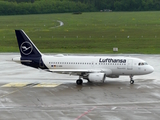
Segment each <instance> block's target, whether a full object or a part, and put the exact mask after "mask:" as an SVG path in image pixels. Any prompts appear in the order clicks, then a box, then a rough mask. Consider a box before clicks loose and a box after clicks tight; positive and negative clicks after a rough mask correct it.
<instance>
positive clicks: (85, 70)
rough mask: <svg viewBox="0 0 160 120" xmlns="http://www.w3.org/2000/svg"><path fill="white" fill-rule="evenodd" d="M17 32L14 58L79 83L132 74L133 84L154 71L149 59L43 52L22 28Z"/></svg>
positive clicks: (101, 80) (131, 80) (130, 75)
mask: <svg viewBox="0 0 160 120" xmlns="http://www.w3.org/2000/svg"><path fill="white" fill-rule="evenodd" d="M15 33H16V37H17V42H18V46H19V51H20V54H21V56H19V57H14V58H12V60H13V61H15V62H18V63H21V64H22V65H25V66H30V67H33V68H37V69H43V70H45V71H48V72H54V73H60V74H69V75H76V76H79V79H78V80H76V83H77V85H82V84H83V80H84V79H85V80H88V82H100V83H103V82H104V81H105V79H106V77H109V78H118V77H119V76H129V77H130V84H134V80H133V76H135V75H145V74H149V73H152V72H153V71H154V68H153V67H152V66H151V65H149V64H147V62H146V61H144V60H142V59H139V58H133V57H124V56H121V57H119V56H68V55H67V56H65V55H63V54H57V55H54V56H48V55H44V54H42V53H41V52H40V51H39V50H38V48H37V47H36V46H35V45H34V43H33V42H32V41H31V40H30V38H29V37H28V36H27V35H26V33H25V32H24V31H23V30H15Z"/></svg>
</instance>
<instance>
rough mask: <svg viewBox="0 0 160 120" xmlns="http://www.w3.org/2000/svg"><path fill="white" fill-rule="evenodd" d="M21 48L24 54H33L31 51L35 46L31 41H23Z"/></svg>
mask: <svg viewBox="0 0 160 120" xmlns="http://www.w3.org/2000/svg"><path fill="white" fill-rule="evenodd" d="M20 49H21V52H22V53H23V54H24V55H29V54H31V52H32V50H33V47H32V45H31V43H29V42H23V43H22V44H21V47H20Z"/></svg>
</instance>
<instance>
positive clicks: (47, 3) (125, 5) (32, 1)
mask: <svg viewBox="0 0 160 120" xmlns="http://www.w3.org/2000/svg"><path fill="white" fill-rule="evenodd" d="M104 9H110V10H112V11H153V10H155V11H156V10H160V0H0V15H14V14H43V13H65V12H95V11H100V10H104Z"/></svg>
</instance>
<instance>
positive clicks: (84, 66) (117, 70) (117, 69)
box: [42, 55, 153, 75]
mask: <svg viewBox="0 0 160 120" xmlns="http://www.w3.org/2000/svg"><path fill="white" fill-rule="evenodd" d="M42 59H43V61H44V64H45V65H46V66H47V67H48V68H49V69H50V70H51V71H53V72H54V71H55V72H59V73H70V72H74V71H75V72H76V71H78V70H79V69H80V70H82V71H83V70H84V71H85V70H93V71H94V70H95V71H96V70H97V71H101V72H103V73H105V74H106V75H144V74H149V73H151V72H153V67H152V66H150V65H148V64H147V63H146V62H145V61H144V60H141V59H138V58H132V57H108V56H95V57H94V56H63V55H62V56H45V55H43V56H42ZM70 69H73V71H71V70H70ZM67 70H69V72H67Z"/></svg>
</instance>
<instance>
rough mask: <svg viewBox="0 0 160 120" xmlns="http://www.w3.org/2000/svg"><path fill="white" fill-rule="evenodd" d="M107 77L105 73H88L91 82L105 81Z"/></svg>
mask: <svg viewBox="0 0 160 120" xmlns="http://www.w3.org/2000/svg"><path fill="white" fill-rule="evenodd" d="M105 77H106V76H105V74H104V73H90V74H89V75H88V80H89V81H91V82H104V80H105Z"/></svg>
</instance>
